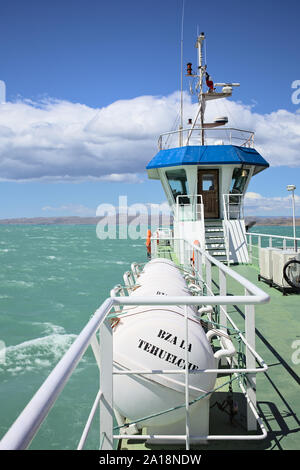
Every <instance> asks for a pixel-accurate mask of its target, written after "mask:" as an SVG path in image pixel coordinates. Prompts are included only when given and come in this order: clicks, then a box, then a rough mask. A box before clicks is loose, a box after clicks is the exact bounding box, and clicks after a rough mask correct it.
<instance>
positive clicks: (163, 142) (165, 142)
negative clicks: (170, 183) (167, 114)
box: [158, 126, 254, 150]
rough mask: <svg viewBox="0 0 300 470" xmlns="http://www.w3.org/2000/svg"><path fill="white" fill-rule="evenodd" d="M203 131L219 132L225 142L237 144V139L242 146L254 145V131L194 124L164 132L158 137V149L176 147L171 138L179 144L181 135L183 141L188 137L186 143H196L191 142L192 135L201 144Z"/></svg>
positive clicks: (207, 132) (209, 132) (208, 132)
mask: <svg viewBox="0 0 300 470" xmlns="http://www.w3.org/2000/svg"><path fill="white" fill-rule="evenodd" d="M202 131H203V132H205V134H206V135H207V134H208V135H209V134H213V133H214V132H217V135H218V138H220V139H222V142H223V144H230V145H231V144H233V143H235V144H237V143H236V141H238V142H239V146H240V147H250V148H253V147H254V132H252V131H248V130H244V129H237V128H234V127H223V128H218V127H214V128H211V129H210V128H205V127H204V128H202V127H201V126H194V127H193V128H190V127H189V128H185V129H179V130H175V131H169V132H164V133H163V134H161V135H160V136H159V138H158V149H159V150H164V149H167V148H170V147H174V145H173V141H171V139H170V138H172V137H174V138H175V139H176V146H177V142H178V138H179V136H180V138H181V142H183V141H184V139H186V142H185V145H194V144H193V143H191V137H194V138H195V139H197V145H199V134H200V135H201V133H202ZM219 134H220V135H219ZM243 134H247V137H246V138H245V135H243ZM185 136H186V137H185ZM240 142H242V143H240Z"/></svg>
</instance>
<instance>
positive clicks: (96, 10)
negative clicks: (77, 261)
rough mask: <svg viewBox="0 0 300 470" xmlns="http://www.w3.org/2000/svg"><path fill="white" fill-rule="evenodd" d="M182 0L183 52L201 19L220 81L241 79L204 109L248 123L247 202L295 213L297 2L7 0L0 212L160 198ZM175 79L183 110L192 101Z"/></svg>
mask: <svg viewBox="0 0 300 470" xmlns="http://www.w3.org/2000/svg"><path fill="white" fill-rule="evenodd" d="M183 3H184V17H183V36H182V37H183V63H184V64H186V63H187V62H192V63H193V64H196V49H195V42H196V37H197V33H199V32H202V31H204V32H205V35H206V51H205V52H206V53H205V56H206V61H207V67H208V71H209V73H210V75H212V77H213V79H214V81H215V82H239V83H240V84H241V85H240V87H239V88H237V89H235V90H234V93H233V95H232V97H231V98H228V99H226V100H217V101H218V103H216V104H214V105H212V107H211V108H210V109H208V115H211V116H212V115H214V114H216V113H217V114H218V115H227V116H228V117H229V125H230V126H232V127H239V128H242V129H249V130H252V131H254V132H255V148H256V149H257V151H259V152H260V153H261V155H262V156H263V157H264V158H265V159H266V160H267V161H268V162H269V163H270V168H269V169H267V170H265V171H263V172H261V173H260V174H258V175H256V176H255V177H254V178H253V179H252V180H251V182H250V185H249V187H248V193H247V196H246V198H245V207H246V214H247V215H270V216H273V215H290V214H291V210H292V206H291V195H290V193H288V192H287V190H286V186H287V185H288V184H295V185H296V187H297V189H296V191H295V202H296V214H297V215H300V196H298V194H300V60H299V53H300V47H299V46H300V44H299V34H298V28H299V14H300V2H299V1H296V0H286V1H285V2H282V1H281V0H264V1H263V2H262V1H261V0H260V1H258V0H253V1H251V4H250V3H249V2H241V1H235V0H227V1H226V2H224V1H220V0H215V1H214V2H213V3H211V2H201V1H199V0H163V1H158V0H152V1H151V2H149V1H146V0H140V1H136V0H127V1H126V2H124V1H121V0H110V1H109V2H108V1H103V0H84V1H83V0H72V1H71V0H59V1H57V0H51V2H50V1H45V0H43V1H41V0H39V1H36V0H27V1H26V2H24V1H21V0H9V1H8V0H2V1H1V6H0V80H2V81H4V82H5V84H6V103H2V104H0V188H1V190H0V191H1V202H2V203H1V206H0V218H14V217H41V216H43V217H52V216H68V215H80V216H93V215H95V214H96V209H97V207H98V206H99V205H100V204H103V203H109V204H113V205H117V204H118V201H119V196H120V195H123V196H124V195H125V196H126V197H127V200H128V204H129V205H130V204H134V203H147V204H149V203H154V204H161V203H163V202H164V201H165V195H164V193H163V190H162V188H161V186H160V183H159V182H158V181H155V180H148V178H147V174H146V171H145V167H146V165H147V163H148V162H149V161H150V160H151V159H152V158H153V156H154V155H155V153H156V152H157V138H158V136H159V134H160V133H162V132H166V131H168V130H170V129H171V128H172V126H173V124H174V121H175V119H176V117H177V115H178V112H179V105H180V74H181V67H180V47H181V24H182V11H183ZM183 87H184V119H185V120H186V119H187V118H188V117H192V116H191V114H192V113H194V110H195V106H196V104H195V96H191V95H190V93H189V83H188V80H187V79H186V78H185V77H184V80H183ZM2 91H3V88H2ZM0 99H1V84H0Z"/></svg>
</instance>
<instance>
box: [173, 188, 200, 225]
mask: <svg viewBox="0 0 300 470" xmlns="http://www.w3.org/2000/svg"><path fill="white" fill-rule="evenodd" d="M186 199H189V201H190V202H184V200H186ZM198 201H200V202H198ZM181 208H183V211H181V210H180V209H181ZM186 208H190V214H191V217H190V218H188V217H186V211H185V209H186ZM182 213H183V215H182ZM176 220H177V221H187V220H190V221H197V220H200V221H202V222H203V223H204V205H203V197H202V194H194V195H192V194H186V195H178V196H177V197H176Z"/></svg>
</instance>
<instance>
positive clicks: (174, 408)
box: [113, 372, 245, 431]
mask: <svg viewBox="0 0 300 470" xmlns="http://www.w3.org/2000/svg"><path fill="white" fill-rule="evenodd" d="M240 375H245V372H239V373H237V374H236V376H235V377H233V378H231V379H230V380H228V381H227V382H225V383H224V384H222V385H219V387H216V388H214V389H213V390H211V391H210V392H206V393H204V394H203V395H200V396H199V397H197V398H195V399H194V400H192V401H190V402H189V406H191V405H194V404H195V403H197V402H198V401H200V400H202V399H203V398H206V397H207V396H208V395H211V394H212V393H214V392H216V391H217V390H219V389H220V388H223V387H225V385H227V384H229V383H232V382H233V381H234V380H237V378H239V376H240ZM180 408H185V404H184V405H178V406H174V407H172V408H168V409H167V410H164V411H159V412H158V413H153V414H152V415H148V416H145V417H144V418H139V419H137V420H135V421H134V422H131V423H125V424H123V425H121V426H115V427H114V428H113V430H114V431H117V430H119V429H121V428H124V427H128V426H130V425H132V424H137V423H140V422H141V421H145V420H147V419H151V418H156V417H157V416H161V415H163V414H166V413H170V412H171V411H176V410H179V409H180Z"/></svg>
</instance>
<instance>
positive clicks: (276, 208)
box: [244, 192, 300, 216]
mask: <svg viewBox="0 0 300 470" xmlns="http://www.w3.org/2000/svg"><path fill="white" fill-rule="evenodd" d="M244 204H245V212H246V215H252V214H258V213H262V212H263V213H265V215H267V214H268V213H269V214H270V215H271V212H274V213H276V214H284V215H286V216H290V215H291V214H292V200H291V196H284V197H265V196H262V195H261V194H258V193H254V192H248V193H246V195H245V198H244ZM295 208H296V213H297V214H298V213H299V214H300V196H298V195H297V194H295Z"/></svg>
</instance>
